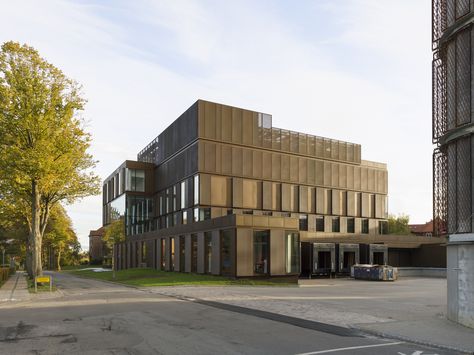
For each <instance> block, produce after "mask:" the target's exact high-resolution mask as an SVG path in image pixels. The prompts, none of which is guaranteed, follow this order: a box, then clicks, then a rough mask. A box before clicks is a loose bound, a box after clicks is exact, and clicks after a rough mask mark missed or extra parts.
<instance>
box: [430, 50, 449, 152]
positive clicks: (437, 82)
mask: <svg viewBox="0 0 474 355" xmlns="http://www.w3.org/2000/svg"><path fill="white" fill-rule="evenodd" d="M432 70H433V86H432V90H433V91H432V100H433V108H432V110H433V143H436V142H437V141H438V139H439V138H440V137H441V136H442V135H443V134H444V133H445V132H446V125H447V123H446V60H443V59H442V58H441V57H440V53H439V52H436V53H435V55H434V58H433V68H432Z"/></svg>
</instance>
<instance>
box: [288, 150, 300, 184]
mask: <svg viewBox="0 0 474 355" xmlns="http://www.w3.org/2000/svg"><path fill="white" fill-rule="evenodd" d="M298 167H299V164H298V157H296V156H290V181H291V182H298V178H299V176H298V175H299V174H298Z"/></svg>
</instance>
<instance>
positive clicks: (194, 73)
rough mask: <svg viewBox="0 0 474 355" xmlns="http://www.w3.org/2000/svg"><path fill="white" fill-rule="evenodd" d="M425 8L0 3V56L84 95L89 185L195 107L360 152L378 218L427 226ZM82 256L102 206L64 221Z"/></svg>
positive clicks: (410, 1) (349, 1) (304, 0)
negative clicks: (260, 120) (15, 47)
mask: <svg viewBox="0 0 474 355" xmlns="http://www.w3.org/2000/svg"><path fill="white" fill-rule="evenodd" d="M430 18H431V9H430V1H429V0H397V1H393V0H313V1H309V0H300V1H290V0H288V1H244V0H242V1H219V0H215V1H191V0H190V1H185V0H169V1H161V0H154V1H153V0H148V1H144V0H142V1H140V0H138V1H112V0H110V1H92V0H84V1H79V0H78V1H67V0H43V1H41V2H40V1H35V0H18V1H4V2H3V3H2V11H1V12H0V42H4V41H8V40H14V41H18V42H21V43H27V44H29V45H32V46H34V47H35V48H36V49H37V50H39V52H40V53H41V55H42V56H44V57H45V58H46V59H47V60H49V61H50V62H51V63H53V64H54V65H56V66H57V67H59V68H61V69H62V70H63V71H64V72H65V73H66V75H68V76H70V77H72V78H74V79H75V80H77V81H78V82H80V83H81V84H82V85H83V92H84V96H85V97H86V98H87V99H88V105H87V107H86V110H85V112H84V113H83V116H84V117H85V119H86V120H87V122H88V125H87V128H88V130H89V131H90V132H91V133H92V135H93V138H94V141H93V145H92V147H91V153H92V154H93V155H94V157H95V158H96V159H97V160H98V161H99V163H98V166H97V173H98V174H99V175H100V176H101V178H105V177H107V175H109V174H110V172H111V171H113V170H114V169H115V168H116V167H117V166H118V165H119V164H120V163H121V162H122V161H123V160H125V159H135V158H136V153H137V152H138V151H139V150H140V149H141V148H143V147H144V146H146V145H147V143H148V142H149V141H151V140H152V139H153V138H154V137H155V136H156V135H158V133H160V132H161V130H162V129H164V128H165V127H166V126H168V125H169V124H170V123H171V122H172V121H173V120H174V119H175V118H177V117H178V116H179V114H180V113H181V112H183V111H184V110H185V109H186V108H187V107H188V106H190V105H191V104H192V103H193V102H194V101H196V100H197V99H198V98H202V99H207V100H211V101H217V102H221V103H226V104H230V105H235V106H239V107H245V108H249V109H252V110H256V111H260V112H267V113H271V114H272V115H273V124H274V125H275V126H277V127H281V128H289V129H293V130H299V131H303V132H308V133H311V134H315V135H320V136H327V137H331V138H335V139H340V140H346V141H351V142H356V143H360V144H362V158H363V159H366V160H375V161H381V162H385V163H387V164H388V169H389V211H390V213H393V214H398V213H407V214H409V215H410V217H411V221H412V222H413V223H423V222H426V221H428V220H429V219H430V218H431V203H432V196H431V184H432V182H431V153H432V144H431V27H430ZM67 209H68V212H69V214H70V216H71V218H72V219H73V223H74V226H75V229H76V231H77V233H78V235H79V238H80V240H81V243H82V246H83V248H87V247H88V239H87V236H88V233H89V230H90V229H96V228H98V227H100V225H101V197H100V196H96V197H90V198H86V199H84V200H83V201H81V202H80V203H76V204H74V205H72V206H68V207H67Z"/></svg>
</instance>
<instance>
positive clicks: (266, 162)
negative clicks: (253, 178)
mask: <svg viewBox="0 0 474 355" xmlns="http://www.w3.org/2000/svg"><path fill="white" fill-rule="evenodd" d="M254 162H255V159H254ZM262 166H263V168H262V177H263V178H264V179H271V178H272V154H271V153H268V152H263V153H262Z"/></svg>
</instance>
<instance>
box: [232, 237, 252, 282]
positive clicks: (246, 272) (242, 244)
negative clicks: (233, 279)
mask: <svg viewBox="0 0 474 355" xmlns="http://www.w3.org/2000/svg"><path fill="white" fill-rule="evenodd" d="M236 244H237V260H238V262H237V276H253V233H252V229H247V228H237V241H236Z"/></svg>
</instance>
